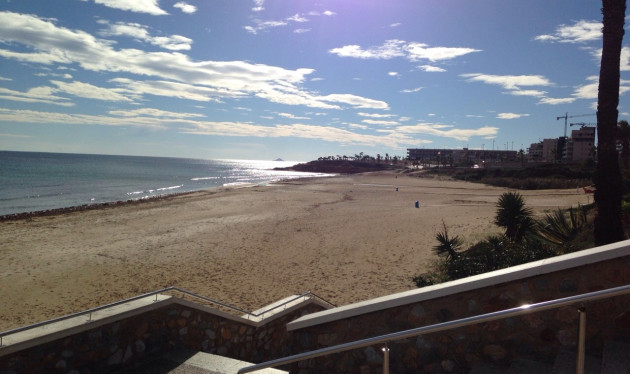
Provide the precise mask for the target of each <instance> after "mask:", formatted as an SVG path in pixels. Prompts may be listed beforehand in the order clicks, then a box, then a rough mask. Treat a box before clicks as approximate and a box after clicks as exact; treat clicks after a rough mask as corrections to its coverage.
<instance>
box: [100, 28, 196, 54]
mask: <svg viewBox="0 0 630 374" xmlns="http://www.w3.org/2000/svg"><path fill="white" fill-rule="evenodd" d="M108 26H109V28H108V29H106V30H101V31H100V32H99V34H100V35H102V36H128V37H131V38H134V39H136V40H139V41H144V42H147V43H150V44H153V45H156V46H158V47H162V48H165V49H168V50H171V51H182V50H189V49H190V45H191V44H192V39H189V38H187V37H185V36H181V35H171V36H151V35H150V34H149V30H148V27H147V26H144V25H140V24H137V23H124V22H117V23H116V24H113V25H108Z"/></svg>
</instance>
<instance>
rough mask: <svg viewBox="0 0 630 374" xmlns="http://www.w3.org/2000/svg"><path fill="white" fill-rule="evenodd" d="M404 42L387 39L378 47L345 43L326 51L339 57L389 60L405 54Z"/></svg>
mask: <svg viewBox="0 0 630 374" xmlns="http://www.w3.org/2000/svg"><path fill="white" fill-rule="evenodd" d="M404 43H405V42H404V41H402V40H388V41H386V42H385V43H384V44H383V45H381V46H378V47H371V48H368V49H362V48H361V47H360V46H358V45H346V46H343V47H340V48H333V49H331V50H329V51H328V52H330V53H332V54H336V55H337V56H339V57H354V58H362V59H383V60H389V59H392V58H394V57H403V56H405V52H404V51H403V48H402V46H403V45H404Z"/></svg>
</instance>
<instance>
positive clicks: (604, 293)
mask: <svg viewBox="0 0 630 374" xmlns="http://www.w3.org/2000/svg"><path fill="white" fill-rule="evenodd" d="M629 293H630V285H625V286H620V287H613V288H609V289H606V290H601V291H594V292H589V293H585V294H581V295H575V296H570V297H565V298H561V299H555V300H550V301H543V302H540V303H536V304H527V305H522V306H519V307H516V308H511V309H505V310H501V311H497V312H492V313H486V314H479V315H476V316H472V317H466V318H461V319H457V320H453V321H449V322H443V323H438V324H434V325H429V326H423V327H418V328H414V329H410V330H404V331H399V332H394V333H390V334H385V335H380V336H375V337H372V338H367V339H361V340H357V341H354V342H350V343H344V344H339V345H335V346H332V347H326V348H321V349H317V350H314V351H310V352H304V353H300V354H296V355H292V356H287V357H284V358H279V359H275V360H270V361H267V362H263V363H260V364H256V365H252V366H247V367H244V368H242V369H240V370H239V371H238V374H243V373H249V372H252V371H256V370H261V369H266V368H272V367H277V366H281V365H287V364H291V363H294V362H298V361H302V360H306V359H310V358H316V357H320V356H326V355H329V354H333V353H340V352H345V351H349V350H352V349H357V348H363V347H368V346H371V345H376V344H382V343H388V342H390V341H395V340H401V339H406V338H411V337H415V336H418V335H423V334H429V333H434V332H439V331H444V330H451V329H455V328H458V327H464V326H469V325H475V324H478V323H484V322H490V321H494V320H498V319H505V318H510V317H516V316H520V315H524V314H530V313H535V312H542V311H544V310H549V309H556V308H560V307H563V306H567V305H574V304H577V303H582V304H583V303H585V302H590V301H595V300H601V299H606V298H611V297H615V296H620V295H625V294H629Z"/></svg>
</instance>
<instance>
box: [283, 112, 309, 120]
mask: <svg viewBox="0 0 630 374" xmlns="http://www.w3.org/2000/svg"><path fill="white" fill-rule="evenodd" d="M277 114H278V115H279V116H280V117H284V118H290V119H310V118H308V117H299V116H296V115H294V114H291V113H277Z"/></svg>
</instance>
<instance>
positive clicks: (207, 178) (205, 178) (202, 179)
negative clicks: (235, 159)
mask: <svg viewBox="0 0 630 374" xmlns="http://www.w3.org/2000/svg"><path fill="white" fill-rule="evenodd" d="M212 179H221V177H196V178H191V179H190V180H191V181H205V180H212Z"/></svg>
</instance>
